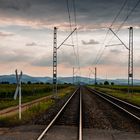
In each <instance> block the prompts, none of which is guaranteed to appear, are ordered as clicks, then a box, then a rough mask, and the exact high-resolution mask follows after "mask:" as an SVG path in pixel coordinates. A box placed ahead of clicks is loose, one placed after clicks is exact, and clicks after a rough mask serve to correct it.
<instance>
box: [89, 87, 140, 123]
mask: <svg viewBox="0 0 140 140" xmlns="http://www.w3.org/2000/svg"><path fill="white" fill-rule="evenodd" d="M88 89H89V90H90V91H91V92H92V93H94V94H96V95H97V96H99V97H101V98H103V99H104V100H106V101H108V102H109V103H111V104H113V105H114V106H116V107H118V108H119V109H121V110H123V111H124V112H125V113H127V114H129V115H130V116H132V117H134V118H135V119H137V120H138V121H140V117H138V116H136V115H135V114H133V113H131V112H130V111H128V110H126V109H125V108H123V107H121V106H120V105H118V104H116V103H114V102H113V101H111V100H110V99H107V97H104V96H103V95H101V94H100V93H99V92H97V91H95V90H92V89H90V88H88ZM107 96H108V95H107Z"/></svg>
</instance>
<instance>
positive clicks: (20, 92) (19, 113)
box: [19, 80, 21, 120]
mask: <svg viewBox="0 0 140 140" xmlns="http://www.w3.org/2000/svg"><path fill="white" fill-rule="evenodd" d="M19 119H20V120H21V80H20V83H19Z"/></svg>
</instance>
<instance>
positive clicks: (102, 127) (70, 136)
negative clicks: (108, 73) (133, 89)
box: [37, 86, 140, 140]
mask: <svg viewBox="0 0 140 140" xmlns="http://www.w3.org/2000/svg"><path fill="white" fill-rule="evenodd" d="M139 124H140V108H139V107H138V106H134V105H132V104H130V103H127V102H125V101H122V100H119V99H117V98H115V97H113V96H110V95H107V94H105V93H102V92H100V91H97V90H94V89H91V88H88V87H84V86H80V87H79V88H78V89H77V90H76V91H75V92H74V93H73V94H72V95H71V96H70V97H69V99H68V100H67V101H66V103H65V104H64V105H63V107H62V108H61V109H60V111H59V112H58V113H57V115H56V116H55V117H54V118H53V120H52V121H51V122H50V123H49V125H48V126H47V127H46V128H45V129H44V130H43V132H42V133H41V134H40V135H39V137H38V138H37V140H50V139H51V140H82V139H84V140H93V139H95V140H96V139H101V140H109V139H110V140H114V139H115V140H119V139H121V138H122V137H123V135H124V134H125V132H127V133H126V135H127V139H128V140H132V139H135V140H137V139H139V138H140V125H139ZM116 130H117V131H116ZM122 132H123V133H122ZM129 132H133V133H134V135H129ZM135 132H137V133H138V136H137V135H135Z"/></svg>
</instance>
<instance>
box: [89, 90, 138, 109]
mask: <svg viewBox="0 0 140 140" xmlns="http://www.w3.org/2000/svg"><path fill="white" fill-rule="evenodd" d="M91 90H93V91H95V92H98V93H100V94H103V95H105V96H108V97H110V98H112V99H114V100H117V101H119V102H121V103H124V104H126V105H128V106H131V107H133V108H135V109H137V110H139V111H140V107H139V106H136V105H133V104H131V103H128V102H126V101H123V100H121V99H118V98H116V97H113V96H111V95H107V94H105V93H103V92H101V91H97V90H95V89H91Z"/></svg>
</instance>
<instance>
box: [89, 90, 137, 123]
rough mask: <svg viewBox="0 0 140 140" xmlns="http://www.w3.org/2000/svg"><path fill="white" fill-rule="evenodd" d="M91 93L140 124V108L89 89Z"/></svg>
mask: <svg viewBox="0 0 140 140" xmlns="http://www.w3.org/2000/svg"><path fill="white" fill-rule="evenodd" d="M88 90H89V91H91V92H92V93H94V94H96V95H97V96H99V97H101V98H102V99H104V100H105V101H107V102H109V103H110V104H112V105H113V106H115V107H117V108H118V109H120V110H121V111H122V113H123V112H124V113H126V114H128V115H129V116H130V117H131V118H133V119H135V120H136V121H138V122H139V123H140V107H138V106H135V105H133V104H130V103H128V102H125V101H122V100H120V99H118V98H115V97H113V96H111V95H108V94H105V93H103V92H100V91H97V90H95V89H90V88H88Z"/></svg>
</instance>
